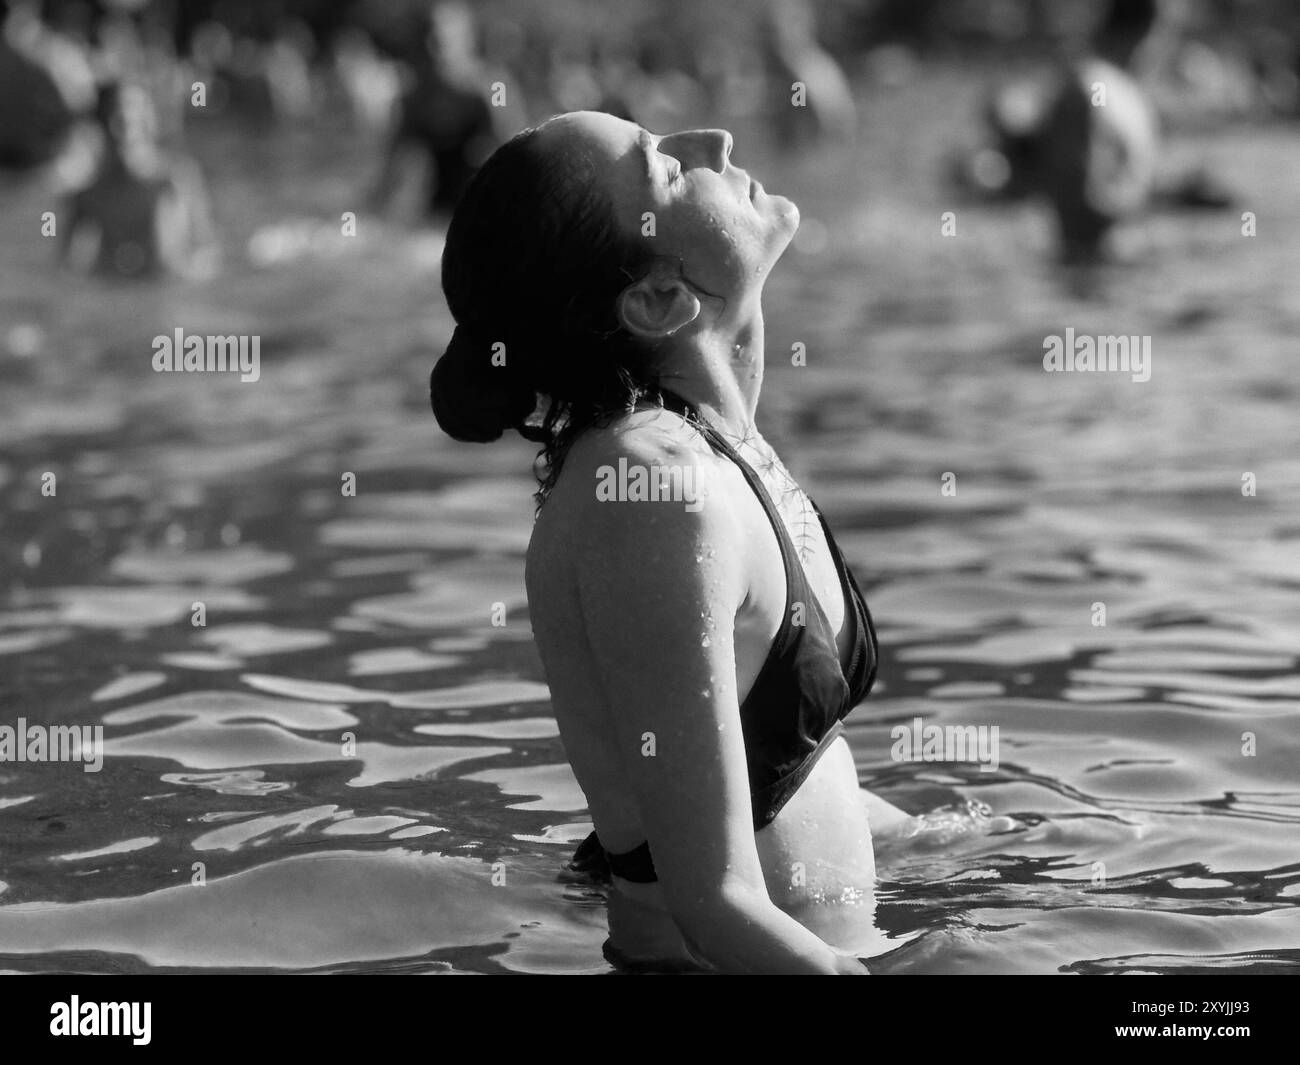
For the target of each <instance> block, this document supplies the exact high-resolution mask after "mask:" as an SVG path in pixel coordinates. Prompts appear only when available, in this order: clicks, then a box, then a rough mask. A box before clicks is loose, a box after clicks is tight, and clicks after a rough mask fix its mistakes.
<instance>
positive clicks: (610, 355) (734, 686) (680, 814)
mask: <svg viewBox="0 0 1300 1065" xmlns="http://www.w3.org/2000/svg"><path fill="white" fill-rule="evenodd" d="M731 146H732V141H731V136H730V134H728V133H726V132H724V131H721V130H693V131H690V132H685V133H676V134H672V135H669V136H654V135H652V134H650V133H649V132H647V131H646V130H644V129H642V128H641V127H639V126H637V125H635V124H634V123H631V122H627V121H624V120H622V119H619V118H615V117H613V116H611V115H607V114H603V113H597V112H578V113H574V114H567V115H561V116H559V117H558V118H554V119H551V120H550V121H548V122H546V123H544V124H543V125H541V126H539V127H537V128H535V129H532V130H527V131H525V132H523V133H521V134H519V135H518V136H516V137H515V138H514V139H513V140H511V141H509V142H508V143H507V144H505V145H504V146H503V147H501V148H500V149H498V150H497V151H496V152H495V153H494V154H493V156H492V157H491V158H490V159H489V160H488V161H487V162H486V163H485V164H484V166H483V168H482V169H481V170H480V171H479V173H478V174H477V175H476V176H475V178H474V180H473V181H472V182H471V183H470V185H469V187H468V189H467V190H466V193H465V196H464V198H463V199H462V201H461V203H460V204H459V206H458V207H457V209H456V212H455V215H454V216H453V219H452V222H451V225H450V228H449V231H448V234H447V244H446V249H445V252H444V256H443V290H444V292H445V294H446V297H447V302H448V305H449V307H450V308H451V312H452V314H453V316H454V317H455V319H456V323H457V326H456V330H455V333H454V335H453V337H452V340H451V343H450V344H449V345H448V348H447V351H446V352H445V354H444V355H443V356H442V358H441V359H440V360H439V361H438V363H437V366H436V367H435V369H434V371H433V376H432V381H431V393H432V401H433V408H434V413H435V414H436V416H437V418H438V422H439V424H440V425H441V426H442V428H443V430H444V431H446V432H447V433H448V434H450V435H451V436H453V437H455V438H456V439H458V440H465V441H483V442H486V441H490V440H495V439H497V438H498V437H499V436H500V435H501V434H502V432H503V431H504V430H506V429H515V430H517V431H519V432H520V433H521V434H523V435H524V436H525V437H526V438H528V439H529V440H533V441H537V442H538V443H540V444H541V446H542V453H541V460H542V463H541V467H540V472H541V477H542V485H541V490H540V491H539V492H538V499H539V510H538V518H537V521H536V524H535V527H534V531H533V536H532V542H531V544H530V546H529V551H528V563H527V589H528V601H529V613H530V617H531V620H532V625H533V630H534V635H535V637H536V640H537V646H538V649H539V651H540V653H541V657H542V661H543V664H544V667H545V670H546V676H547V680H548V682H549V684H550V688H551V694H552V698H553V703H554V708H555V714H556V718H557V720H558V723H559V726H560V732H561V735H562V738H563V741H564V746H565V749H566V751H567V753H568V756H569V760H570V762H571V763H572V766H573V771H574V774H575V775H576V777H577V779H578V782H579V784H580V785H581V787H582V789H583V792H584V793H585V795H586V797H587V801H588V804H589V808H590V811H591V815H592V819H593V821H594V822H595V829H596V831H595V832H594V833H593V835H592V837H590V838H589V839H588V841H587V842H586V843H585V844H584V845H583V846H582V847H581V848H579V857H580V858H581V859H583V860H585V861H590V859H592V858H593V857H596V858H599V860H600V862H601V864H604V865H606V866H607V867H608V870H609V871H610V873H611V874H612V877H611V879H612V890H611V893H610V901H609V922H610V941H609V943H608V944H607V947H606V952H607V954H609V955H610V957H611V959H612V960H615V961H618V962H622V963H626V964H629V965H640V966H649V967H653V968H660V969H662V968H686V967H694V968H704V969H715V970H722V971H728V972H771V973H776V972H781V973H787V972H795V973H828V974H834V973H842V974H858V975H861V974H864V973H865V972H866V969H865V968H864V966H863V964H862V963H861V962H860V961H859V960H858V958H857V955H861V954H866V953H871V952H874V951H878V950H879V949H880V938H881V937H880V934H879V933H878V932H877V931H876V930H875V928H874V922H873V912H874V894H873V892H874V881H875V861H874V856H873V850H872V829H873V827H875V828H876V829H877V831H878V832H879V831H881V830H882V829H885V830H887V829H888V828H889V827H892V826H893V825H896V824H897V823H898V821H899V820H900V819H902V818H904V817H905V816H906V815H904V814H902V812H901V811H899V810H897V809H895V808H893V807H891V806H889V805H888V804H887V803H884V802H883V801H881V800H879V799H876V798H875V797H873V796H871V795H870V794H869V793H867V792H864V791H861V790H860V789H859V787H858V779H857V773H856V770H855V767H854V763H853V758H852V756H851V754H850V751H849V748H848V744H847V743H846V742H845V740H844V739H843V738H842V736H841V735H840V721H841V719H842V718H843V717H844V716H846V715H847V714H848V712H849V711H850V710H851V709H852V708H853V707H854V706H855V705H856V704H857V703H858V702H859V701H860V700H861V699H862V698H863V697H864V696H865V695H866V693H867V691H868V690H869V689H870V687H871V684H872V681H873V680H874V678H875V671H876V644H875V634H874V631H873V629H872V625H871V619H870V616H869V615H868V614H867V611H866V606H865V603H864V602H863V599H862V595H861V592H860V591H859V589H858V586H857V584H856V582H855V581H854V579H853V577H852V575H851V574H850V573H849V571H848V569H847V567H846V566H845V564H844V561H843V558H842V557H841V555H840V553H839V550H838V549H837V547H836V546H835V542H834V540H833V538H832V537H831V535H830V533H829V530H828V529H827V527H826V525H825V523H824V522H823V521H821V520H820V518H821V516H820V513H819V512H818V511H817V510H816V508H815V506H814V505H813V503H812V502H811V500H810V499H809V498H808V497H807V496H806V495H805V494H804V493H803V491H802V489H800V487H799V486H798V485H797V484H796V483H795V482H794V480H793V479H792V478H791V477H790V475H789V474H788V473H787V472H786V471H785V468H784V466H783V465H782V463H781V461H780V459H779V458H778V457H777V455H776V453H775V452H774V451H773V450H772V447H771V446H770V445H769V444H768V443H767V442H766V441H765V440H764V439H763V437H762V435H761V434H760V433H759V431H758V429H757V427H756V425H755V420H754V419H755V409H756V406H757V403H758V396H759V390H760V387H761V385H762V381H763V311H762V303H761V300H762V293H763V285H764V282H765V281H766V279H767V276H768V273H769V272H770V270H771V269H772V266H773V265H774V264H775V263H776V261H777V259H778V258H779V257H780V256H781V253H782V252H783V251H784V250H785V248H786V246H787V245H788V244H789V243H790V239H791V237H792V236H793V234H794V232H795V229H796V227H797V226H798V224H799V212H798V209H797V208H796V207H795V205H794V204H793V203H791V202H790V201H789V200H788V199H785V198H784V197H781V196H776V195H770V194H769V193H767V192H766V191H765V190H764V189H763V187H762V185H760V184H758V183H757V182H755V181H753V180H752V179H751V178H750V177H749V175H748V174H747V173H746V172H745V171H744V170H741V169H739V168H737V167H736V166H734V165H732V163H731V161H730V154H731ZM649 500H654V501H653V502H651V501H649ZM873 821H874V822H875V824H874V825H873V823H872V822H873Z"/></svg>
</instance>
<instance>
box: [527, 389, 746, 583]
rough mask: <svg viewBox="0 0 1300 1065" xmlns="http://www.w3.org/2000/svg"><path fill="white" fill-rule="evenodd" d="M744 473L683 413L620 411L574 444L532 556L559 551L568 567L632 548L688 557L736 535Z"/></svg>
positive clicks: (640, 555)
mask: <svg viewBox="0 0 1300 1065" xmlns="http://www.w3.org/2000/svg"><path fill="white" fill-rule="evenodd" d="M738 479H739V473H738V471H737V470H736V469H735V467H734V466H733V465H732V464H731V463H730V462H729V461H728V460H726V459H725V458H722V457H720V456H718V455H716V454H714V452H713V450H712V449H711V448H710V447H709V445H708V442H707V441H706V440H705V439H704V438H703V436H702V435H701V434H700V432H699V431H698V430H697V429H696V428H694V427H693V426H691V425H690V424H688V423H687V422H685V421H684V420H683V419H682V418H681V416H680V415H677V414H675V413H673V412H672V411H666V410H662V409H658V408H654V409H649V410H639V411H635V412H631V413H628V414H626V415H621V416H619V417H618V418H615V419H612V420H610V421H609V422H608V423H606V424H603V425H600V426H595V427H593V428H591V429H589V430H588V431H587V432H585V433H583V434H582V436H581V437H579V439H578V440H577V441H575V442H574V444H573V446H572V447H571V448H570V450H569V453H568V455H567V456H566V457H565V460H564V466H563V469H562V471H561V474H560V477H559V478H558V480H557V482H556V485H555V487H554V489H553V490H552V492H551V494H550V497H549V498H548V500H547V502H546V504H545V505H544V506H543V507H542V511H541V515H540V516H539V518H538V522H537V527H536V528H535V530H534V536H533V543H532V545H531V547H530V550H529V556H530V565H534V566H536V565H539V564H544V563H545V561H546V560H549V559H552V558H558V556H561V555H563V556H565V561H564V562H563V563H562V565H563V567H564V568H565V569H571V567H573V566H575V565H577V566H581V567H585V566H588V565H591V564H594V563H599V562H601V561H603V562H604V563H606V564H610V565H618V564H620V560H621V561H623V562H626V561H627V560H628V559H629V558H630V557H635V558H636V560H637V561H638V563H639V564H640V563H644V562H646V561H650V560H649V559H647V555H654V556H657V557H658V558H659V559H661V560H663V561H664V562H665V563H666V564H669V565H671V564H673V563H677V564H683V563H685V562H686V561H687V559H688V557H689V558H690V559H693V558H694V555H695V554H696V553H698V549H699V546H700V545H701V544H704V543H733V544H734V543H738V542H739V539H738V538H739V535H740V534H739V532H738V530H737V528H736V516H735V508H734V507H733V506H731V505H730V503H729V502H728V500H729V499H730V498H731V496H732V493H734V492H735V490H736V484H735V483H734V482H735V481H736V480H738ZM728 554H732V552H728ZM670 560H671V561H670Z"/></svg>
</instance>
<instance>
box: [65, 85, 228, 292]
mask: <svg viewBox="0 0 1300 1065" xmlns="http://www.w3.org/2000/svg"><path fill="white" fill-rule="evenodd" d="M95 116H96V120H97V123H98V125H99V128H100V131H101V133H102V135H103V155H102V159H101V162H100V165H99V169H98V171H97V172H96V174H95V176H94V178H93V179H92V180H91V182H90V184H89V185H87V186H86V187H85V188H83V189H81V190H79V191H78V192H76V193H74V194H73V195H72V197H71V199H70V201H69V203H68V209H67V218H66V221H65V223H64V226H63V231H62V238H63V239H62V243H61V249H62V254H63V256H64V258H65V260H66V261H68V262H70V263H71V264H72V265H73V266H74V267H78V268H81V269H88V270H94V271H95V272H97V273H100V274H104V275H108V276H114V277H123V278H141V277H154V276H157V275H159V274H164V273H173V274H178V275H181V276H186V277H194V278H202V277H205V276H208V275H210V274H211V273H212V272H213V270H214V269H215V267H216V256H217V246H216V239H215V234H214V229H213V225H212V219H211V213H210V208H209V202H208V196H207V192H206V189H205V187H204V182H203V178H202V175H201V173H200V172H199V168H198V165H197V164H196V163H195V162H194V161H193V160H192V159H189V158H188V157H185V156H181V155H178V154H176V153H173V152H164V151H163V150H162V149H161V148H160V146H159V144H158V140H157V123H156V119H155V114H154V108H153V103H152V101H151V100H150V98H149V95H148V93H146V92H145V91H144V90H143V89H141V88H140V87H139V86H136V85H132V84H130V83H125V84H112V85H108V86H106V87H105V88H104V89H103V90H102V91H101V92H100V96H99V102H98V105H97V106H96V110H95Z"/></svg>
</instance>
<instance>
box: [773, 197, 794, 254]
mask: <svg viewBox="0 0 1300 1065" xmlns="http://www.w3.org/2000/svg"><path fill="white" fill-rule="evenodd" d="M771 200H772V207H773V211H772V215H773V218H772V243H773V244H774V245H775V247H776V251H777V254H778V255H780V254H781V252H783V251H785V249H786V248H787V247H789V246H790V241H792V240H793V239H794V234H795V230H797V229H798V228H799V221H800V218H799V208H798V207H797V206H796V205H795V202H794V200H788V199H786V198H785V197H784V196H772V197H771Z"/></svg>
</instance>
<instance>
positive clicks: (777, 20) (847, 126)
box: [758, 0, 858, 148]
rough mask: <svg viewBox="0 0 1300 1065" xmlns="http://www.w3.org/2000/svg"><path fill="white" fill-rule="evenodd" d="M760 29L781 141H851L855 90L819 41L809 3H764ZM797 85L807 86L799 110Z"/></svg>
mask: <svg viewBox="0 0 1300 1065" xmlns="http://www.w3.org/2000/svg"><path fill="white" fill-rule="evenodd" d="M758 30H759V41H760V42H761V55H762V59H763V62H764V65H765V66H766V68H767V71H768V76H769V78H770V86H771V104H770V108H769V114H770V117H771V121H772V127H773V130H774V132H775V133H776V136H777V141H778V143H780V144H781V145H783V146H785V147H787V148H793V147H798V146H801V145H807V144H809V143H815V142H817V141H838V142H846V141H852V139H853V138H854V137H855V136H856V134H857V128H858V115H857V107H856V106H855V104H854V102H853V92H852V89H851V88H850V86H849V79H848V78H847V77H846V76H845V74H844V71H843V69H841V67H840V64H839V63H838V62H837V61H836V60H835V58H834V57H833V56H832V55H831V54H830V53H829V52H827V51H826V49H825V48H823V47H822V45H821V44H820V43H819V42H818V40H817V16H816V13H815V12H814V10H813V7H812V4H811V3H810V0H764V2H763V5H762V7H761V9H760V13H759V22H758ZM796 83H799V84H800V85H802V86H803V94H804V95H803V103H802V104H800V105H799V106H796V105H795V103H794V102H793V99H792V98H793V97H794V94H795V91H796V90H795V84H796ZM810 120H811V121H810Z"/></svg>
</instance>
